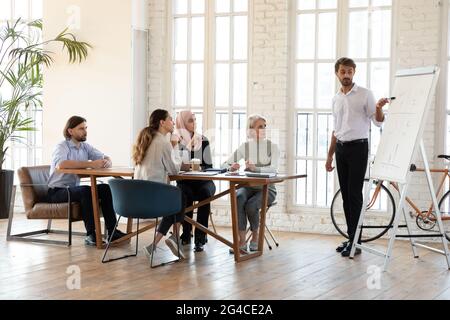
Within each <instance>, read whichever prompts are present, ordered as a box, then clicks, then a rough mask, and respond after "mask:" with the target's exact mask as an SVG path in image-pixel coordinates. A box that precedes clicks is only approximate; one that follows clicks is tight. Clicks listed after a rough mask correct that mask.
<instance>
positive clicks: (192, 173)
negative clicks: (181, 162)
mask: <svg viewBox="0 0 450 320" xmlns="http://www.w3.org/2000/svg"><path fill="white" fill-rule="evenodd" d="M218 174H219V172H217V171H212V172H203V171H188V172H181V175H183V176H203V177H209V176H215V175H218Z"/></svg>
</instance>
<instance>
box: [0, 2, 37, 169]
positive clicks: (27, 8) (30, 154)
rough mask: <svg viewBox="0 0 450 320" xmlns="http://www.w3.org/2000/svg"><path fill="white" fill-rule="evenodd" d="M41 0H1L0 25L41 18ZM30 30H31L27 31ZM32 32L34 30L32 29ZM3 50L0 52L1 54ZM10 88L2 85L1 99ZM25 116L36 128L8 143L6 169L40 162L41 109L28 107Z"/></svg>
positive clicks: (9, 94)
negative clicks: (17, 140)
mask: <svg viewBox="0 0 450 320" xmlns="http://www.w3.org/2000/svg"><path fill="white" fill-rule="evenodd" d="M42 9H43V5H42V0H1V1H0V27H2V28H3V27H5V26H6V24H7V22H8V21H9V22H10V23H11V22H12V21H14V20H16V19H19V18H20V19H21V20H22V21H24V22H29V21H32V20H36V19H42ZM29 32H31V31H29ZM33 32H36V30H35V29H33ZM32 36H33V37H38V38H41V37H42V35H41V34H39V33H38V34H36V33H34V34H33V35H32ZM4 53H5V52H0V56H3V54H4ZM11 93H12V92H11V88H10V87H8V86H6V85H4V86H2V88H0V94H1V95H2V97H3V99H9V98H10V97H11ZM23 112H24V113H26V116H27V117H30V118H32V119H34V125H35V128H36V129H37V130H36V131H34V132H21V133H18V134H17V135H20V136H21V137H23V138H24V139H23V140H22V141H23V143H19V142H13V143H11V144H10V145H9V150H8V152H7V157H6V161H5V164H4V167H5V168H7V169H13V170H15V169H17V168H19V167H20V166H27V165H37V164H41V162H42V109H35V108H29V109H28V110H27V111H25V110H24V111H23Z"/></svg>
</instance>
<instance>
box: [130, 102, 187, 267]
mask: <svg viewBox="0 0 450 320" xmlns="http://www.w3.org/2000/svg"><path fill="white" fill-rule="evenodd" d="M149 123H150V125H149V126H148V127H146V128H144V129H143V130H142V131H141V132H140V134H139V136H138V138H137V142H136V144H135V145H134V147H133V161H134V163H135V165H136V167H135V171H134V178H135V179H139V180H149V181H155V182H160V183H168V176H169V175H175V174H178V172H179V171H180V166H181V159H180V157H179V154H178V150H174V147H176V144H175V143H173V144H171V143H170V140H169V138H168V135H169V133H172V132H173V130H174V123H173V120H172V117H171V116H170V114H169V112H168V111H166V110H161V109H158V110H155V111H154V112H153V113H152V114H151V116H150V120H149ZM183 201H184V200H183ZM183 220H184V209H183V210H182V212H180V213H178V214H177V215H176V224H175V225H174V233H173V235H172V236H170V237H169V238H168V239H167V240H166V244H167V246H168V247H169V248H170V250H171V251H172V253H173V254H174V255H176V256H178V248H177V241H180V239H179V238H178V237H176V235H178V234H179V230H180V223H181V222H182V221H183ZM173 222H174V218H173V216H172V217H164V218H163V219H162V221H161V223H160V225H159V227H158V232H157V234H156V238H155V242H154V243H152V244H151V245H149V246H147V247H145V248H144V251H145V253H146V254H147V256H148V257H149V258H150V256H151V253H152V251H154V250H155V249H156V246H157V244H158V243H159V241H161V239H162V238H163V237H164V236H165V235H166V234H167V232H168V231H169V229H170V227H171V226H172V224H173ZM180 255H181V257H182V258H184V255H183V253H182V252H181V251H180Z"/></svg>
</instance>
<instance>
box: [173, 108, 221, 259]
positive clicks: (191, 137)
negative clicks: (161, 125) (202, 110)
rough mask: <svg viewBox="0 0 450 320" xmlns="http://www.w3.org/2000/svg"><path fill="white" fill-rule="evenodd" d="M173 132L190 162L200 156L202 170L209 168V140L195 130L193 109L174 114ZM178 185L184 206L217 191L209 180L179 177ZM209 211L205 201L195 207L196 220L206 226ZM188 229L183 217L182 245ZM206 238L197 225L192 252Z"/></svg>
mask: <svg viewBox="0 0 450 320" xmlns="http://www.w3.org/2000/svg"><path fill="white" fill-rule="evenodd" d="M174 136H177V138H178V141H179V148H180V150H181V151H182V152H183V153H184V154H187V155H188V156H187V158H188V159H189V162H190V161H191V160H192V159H199V160H200V161H201V165H200V167H201V170H205V169H209V168H212V157H211V150H210V147H209V141H208V139H207V138H206V137H205V136H203V135H201V134H199V133H197V132H196V119H195V114H194V113H192V112H191V111H181V112H180V113H179V114H178V115H177V119H176V130H175V135H174ZM183 158H184V159H183V160H184V161H183V162H186V160H185V157H183ZM177 185H178V187H179V188H180V189H181V190H182V191H183V193H184V196H185V200H186V203H185V204H186V208H187V207H190V206H192V205H193V202H194V201H202V200H205V199H207V198H210V197H212V196H213V195H214V194H215V192H216V186H215V184H214V182H212V181H199V180H184V181H178V182H177ZM210 212H211V205H210V204H206V205H204V206H202V207H200V208H198V210H197V222H198V223H200V224H201V225H203V226H205V227H206V228H207V227H208V220H209V215H210ZM186 215H187V216H188V217H190V218H192V216H193V212H192V211H191V212H188V213H186ZM191 232H192V225H191V224H190V223H188V222H186V221H184V222H183V233H182V235H181V241H182V244H183V245H187V244H190V243H191ZM206 241H207V239H206V234H205V233H204V232H203V231H201V230H199V229H198V228H196V229H195V235H194V243H195V252H202V251H203V246H204V245H205V243H206Z"/></svg>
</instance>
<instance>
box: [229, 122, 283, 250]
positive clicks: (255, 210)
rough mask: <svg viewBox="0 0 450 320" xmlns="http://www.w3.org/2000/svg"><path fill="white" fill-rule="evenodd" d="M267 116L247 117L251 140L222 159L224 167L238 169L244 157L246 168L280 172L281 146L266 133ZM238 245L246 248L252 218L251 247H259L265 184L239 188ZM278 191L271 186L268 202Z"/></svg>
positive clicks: (253, 170)
mask: <svg viewBox="0 0 450 320" xmlns="http://www.w3.org/2000/svg"><path fill="white" fill-rule="evenodd" d="M266 126H267V120H266V119H265V118H264V117H262V116H260V115H253V116H250V117H249V119H248V128H247V129H248V141H247V142H245V143H243V144H242V145H241V146H240V147H239V148H238V149H237V150H236V151H234V153H233V154H232V155H231V156H230V158H229V159H228V160H227V161H225V163H223V165H222V168H228V169H229V170H230V171H232V172H233V171H238V170H239V169H240V168H241V165H240V164H239V161H240V160H245V170H246V171H250V172H260V173H277V171H278V161H279V158H280V152H279V149H278V146H277V145H276V144H275V143H273V142H271V141H270V140H268V139H267V137H266ZM236 193H237V204H238V223H239V247H240V249H241V250H243V251H247V244H246V230H247V220H248V221H249V222H250V230H251V232H252V237H251V240H250V245H249V249H250V251H257V250H258V229H259V210H260V209H261V202H262V197H263V192H262V186H258V187H244V188H240V189H238V190H237V192H236ZM276 195H277V191H276V188H275V185H270V186H269V197H268V204H272V203H273V202H274V201H275V198H276Z"/></svg>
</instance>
